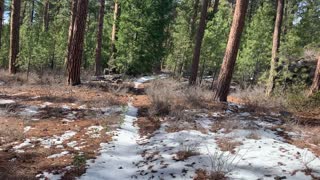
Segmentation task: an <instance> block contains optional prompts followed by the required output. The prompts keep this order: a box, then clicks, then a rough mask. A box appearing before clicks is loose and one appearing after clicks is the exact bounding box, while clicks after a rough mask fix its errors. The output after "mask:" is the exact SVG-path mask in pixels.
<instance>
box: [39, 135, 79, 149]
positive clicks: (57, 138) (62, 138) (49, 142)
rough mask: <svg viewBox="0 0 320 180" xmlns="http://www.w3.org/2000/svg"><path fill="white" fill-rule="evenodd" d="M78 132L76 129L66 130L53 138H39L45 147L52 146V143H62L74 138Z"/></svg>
mask: <svg viewBox="0 0 320 180" xmlns="http://www.w3.org/2000/svg"><path fill="white" fill-rule="evenodd" d="M76 134H77V133H76V132H74V131H66V132H65V133H64V134H63V135H61V136H57V135H54V136H53V137H52V138H49V139H44V140H43V139H39V140H40V141H41V145H43V146H44V147H45V148H50V147H51V146H52V145H61V144H62V143H63V142H64V141H65V140H68V139H70V138H72V137H73V136H74V135H76Z"/></svg>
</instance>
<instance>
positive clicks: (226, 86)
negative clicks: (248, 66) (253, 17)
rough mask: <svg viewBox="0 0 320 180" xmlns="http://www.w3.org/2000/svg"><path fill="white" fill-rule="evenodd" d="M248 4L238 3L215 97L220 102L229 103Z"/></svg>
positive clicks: (242, 0) (245, 2)
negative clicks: (228, 98)
mask: <svg viewBox="0 0 320 180" xmlns="http://www.w3.org/2000/svg"><path fill="white" fill-rule="evenodd" d="M248 4H249V0H237V2H236V7H235V12H234V15H233V21H232V26H231V31H230V34H229V39H228V44H227V49H226V52H225V55H224V59H223V63H222V66H221V70H220V74H219V78H218V81H217V89H216V92H215V95H214V99H215V100H218V101H227V97H228V94H229V90H230V83H231V79H232V75H233V71H234V66H235V63H236V59H237V55H238V51H239V46H240V40H241V35H242V32H243V29H244V24H245V18H246V13H247V9H248Z"/></svg>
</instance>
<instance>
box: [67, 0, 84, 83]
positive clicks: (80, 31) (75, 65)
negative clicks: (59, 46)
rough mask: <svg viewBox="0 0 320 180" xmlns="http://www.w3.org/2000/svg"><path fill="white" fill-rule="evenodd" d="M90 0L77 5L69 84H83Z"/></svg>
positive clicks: (69, 61)
mask: <svg viewBox="0 0 320 180" xmlns="http://www.w3.org/2000/svg"><path fill="white" fill-rule="evenodd" d="M88 1H89V0H79V1H78V6H77V14H76V19H75V21H74V27H73V37H72V40H71V51H70V56H69V58H70V59H69V60H68V64H69V65H68V72H69V76H68V84H69V85H72V86H75V85H79V84H81V80H80V70H81V60H82V55H83V44H84V34H85V28H86V19H87V11H88Z"/></svg>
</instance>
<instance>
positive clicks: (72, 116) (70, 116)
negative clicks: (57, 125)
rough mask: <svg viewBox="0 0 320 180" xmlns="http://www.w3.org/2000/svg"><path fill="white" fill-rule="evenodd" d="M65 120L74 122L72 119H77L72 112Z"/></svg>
mask: <svg viewBox="0 0 320 180" xmlns="http://www.w3.org/2000/svg"><path fill="white" fill-rule="evenodd" d="M66 118H67V119H71V120H74V119H77V117H76V116H75V114H74V113H73V112H72V113H69V114H68V115H67V116H66Z"/></svg>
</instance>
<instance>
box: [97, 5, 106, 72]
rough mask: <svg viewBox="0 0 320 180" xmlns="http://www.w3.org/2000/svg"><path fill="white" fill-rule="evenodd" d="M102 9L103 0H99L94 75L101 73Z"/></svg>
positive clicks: (103, 7) (103, 6)
mask: <svg viewBox="0 0 320 180" xmlns="http://www.w3.org/2000/svg"><path fill="white" fill-rule="evenodd" d="M104 9H105V0H100V10H99V22H98V32H97V47H96V57H95V60H96V64H95V75H96V76H99V75H101V73H102V67H101V66H102V64H101V49H102V33H103V20H104Z"/></svg>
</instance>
